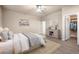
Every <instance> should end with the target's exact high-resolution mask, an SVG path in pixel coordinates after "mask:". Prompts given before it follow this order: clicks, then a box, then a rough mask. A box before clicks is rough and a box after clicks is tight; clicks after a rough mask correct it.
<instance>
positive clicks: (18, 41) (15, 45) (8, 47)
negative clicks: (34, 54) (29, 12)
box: [0, 33, 45, 54]
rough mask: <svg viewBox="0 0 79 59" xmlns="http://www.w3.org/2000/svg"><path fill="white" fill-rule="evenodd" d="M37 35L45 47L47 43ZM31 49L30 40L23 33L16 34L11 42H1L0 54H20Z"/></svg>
mask: <svg viewBox="0 0 79 59" xmlns="http://www.w3.org/2000/svg"><path fill="white" fill-rule="evenodd" d="M35 35H36V36H38V37H39V39H40V41H41V44H43V45H45V41H44V40H43V38H42V37H41V36H40V35H38V34H35ZM29 49H30V47H29V42H28V38H27V37H26V36H24V35H23V34H22V33H18V34H14V38H13V39H11V40H7V41H6V42H0V54H3V53H4V54H6V53H7V54H9V53H10V54H11V53H20V52H24V51H28V50H29Z"/></svg>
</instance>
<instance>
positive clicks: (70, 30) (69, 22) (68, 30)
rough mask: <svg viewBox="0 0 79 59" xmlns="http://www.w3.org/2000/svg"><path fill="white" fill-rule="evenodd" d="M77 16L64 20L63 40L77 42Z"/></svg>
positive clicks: (73, 15)
mask: <svg viewBox="0 0 79 59" xmlns="http://www.w3.org/2000/svg"><path fill="white" fill-rule="evenodd" d="M77 17H78V16H77V15H75V14H72V15H68V16H66V18H65V40H69V39H70V40H74V41H76V42H77Z"/></svg>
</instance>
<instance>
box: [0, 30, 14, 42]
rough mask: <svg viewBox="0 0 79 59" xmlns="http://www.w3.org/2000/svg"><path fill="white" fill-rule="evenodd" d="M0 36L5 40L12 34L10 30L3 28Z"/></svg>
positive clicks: (10, 37) (12, 35)
mask: <svg viewBox="0 0 79 59" xmlns="http://www.w3.org/2000/svg"><path fill="white" fill-rule="evenodd" d="M0 36H2V38H3V41H6V40H10V39H13V37H14V34H13V32H12V31H5V30H4V31H2V32H1V33H0Z"/></svg>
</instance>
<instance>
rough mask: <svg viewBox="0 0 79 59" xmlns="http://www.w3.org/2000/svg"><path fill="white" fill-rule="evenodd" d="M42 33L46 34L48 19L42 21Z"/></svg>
mask: <svg viewBox="0 0 79 59" xmlns="http://www.w3.org/2000/svg"><path fill="white" fill-rule="evenodd" d="M42 33H43V35H45V34H46V21H42Z"/></svg>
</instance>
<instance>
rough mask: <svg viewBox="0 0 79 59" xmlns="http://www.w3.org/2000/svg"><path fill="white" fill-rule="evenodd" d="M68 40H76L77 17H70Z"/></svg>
mask: <svg viewBox="0 0 79 59" xmlns="http://www.w3.org/2000/svg"><path fill="white" fill-rule="evenodd" d="M70 38H76V39H77V15H70Z"/></svg>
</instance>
